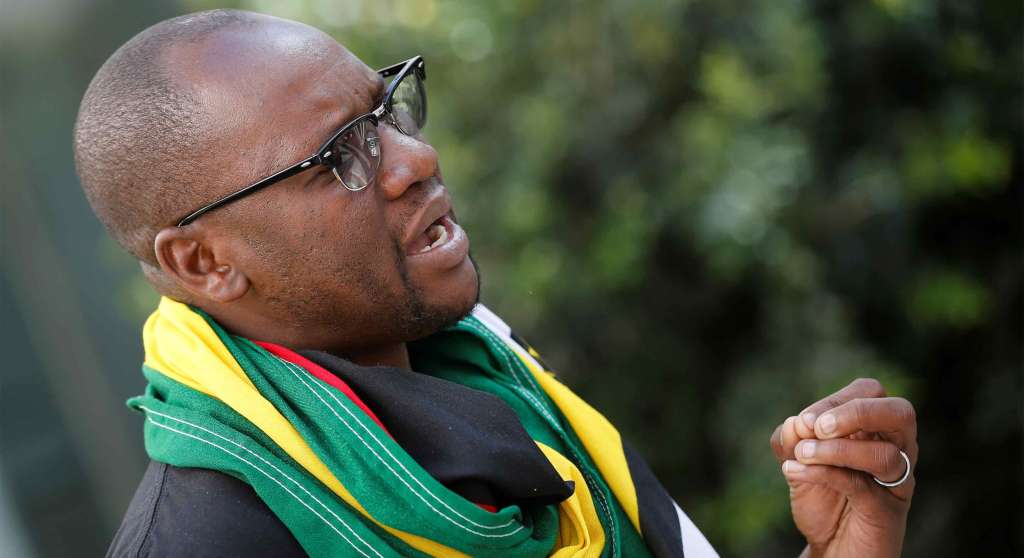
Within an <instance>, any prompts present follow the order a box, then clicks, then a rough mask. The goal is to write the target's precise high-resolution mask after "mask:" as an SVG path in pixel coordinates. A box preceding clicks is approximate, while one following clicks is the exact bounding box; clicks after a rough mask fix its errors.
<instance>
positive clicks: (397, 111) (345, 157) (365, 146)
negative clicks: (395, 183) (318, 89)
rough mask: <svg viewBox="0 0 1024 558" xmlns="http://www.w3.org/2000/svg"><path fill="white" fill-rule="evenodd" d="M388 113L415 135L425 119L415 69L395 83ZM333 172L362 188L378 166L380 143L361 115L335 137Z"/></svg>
mask: <svg viewBox="0 0 1024 558" xmlns="http://www.w3.org/2000/svg"><path fill="white" fill-rule="evenodd" d="M390 113H391V118H392V122H393V123H394V125H395V127H397V128H398V129H399V131H401V132H402V133H403V134H405V135H408V136H415V135H417V134H419V133H420V130H421V129H422V128H423V125H424V124H426V120H427V95H426V89H425V88H424V87H423V82H422V80H420V78H419V75H417V74H416V72H415V71H412V72H409V73H408V74H407V75H406V76H404V77H403V78H402V81H401V82H399V83H398V85H397V86H396V87H395V91H394V94H393V95H392V97H391V107H390ZM333 151H334V156H333V158H334V160H335V161H336V164H335V166H334V172H335V175H336V176H337V177H338V180H340V181H341V183H342V185H343V186H345V188H348V189H349V190H353V191H355V190H362V189H363V188H365V187H366V186H368V185H369V184H370V182H372V181H373V178H374V176H375V175H376V173H377V167H379V166H380V156H381V146H380V135H379V134H378V132H377V127H376V126H375V125H374V124H373V122H372V121H371V120H370V119H369V118H364V119H362V120H360V121H359V122H358V123H356V124H355V125H354V126H352V127H351V128H350V129H349V130H347V131H346V132H345V133H344V134H342V135H341V136H339V137H338V139H337V140H335V143H334V146H333Z"/></svg>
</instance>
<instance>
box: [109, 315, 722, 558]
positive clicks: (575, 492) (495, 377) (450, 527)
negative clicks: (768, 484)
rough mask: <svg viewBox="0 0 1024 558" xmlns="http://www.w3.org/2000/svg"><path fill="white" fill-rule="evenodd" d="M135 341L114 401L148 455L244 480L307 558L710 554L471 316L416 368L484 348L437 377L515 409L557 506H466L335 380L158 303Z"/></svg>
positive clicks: (670, 508)
mask: <svg viewBox="0 0 1024 558" xmlns="http://www.w3.org/2000/svg"><path fill="white" fill-rule="evenodd" d="M143 339H144V344H145V350H146V360H145V364H144V365H143V373H144V375H145V376H146V378H147V380H148V382H149V384H148V385H147V388H146V392H145V394H144V395H142V396H139V397H135V398H133V399H131V400H129V402H128V403H129V406H130V407H132V408H134V409H137V410H139V411H141V412H143V413H144V414H145V416H146V424H145V442H146V450H147V452H148V453H149V456H150V457H151V458H152V459H154V460H156V461H160V462H164V463H168V464H171V465H175V466H179V467H199V468H205V469H212V470H217V471H221V472H224V473H226V474H230V475H232V476H234V477H236V478H239V479H241V480H243V481H244V482H246V483H248V484H249V485H251V486H252V487H253V489H254V490H255V491H256V493H257V494H258V495H259V496H260V498H261V499H262V500H263V501H264V502H265V503H266V504H267V506H268V507H269V508H270V509H271V510H272V511H273V512H274V514H275V515H277V517H278V518H279V519H280V520H281V521H282V522H283V523H284V524H285V525H286V526H287V527H288V528H289V530H290V531H291V532H292V533H293V534H294V536H295V538H296V539H297V540H298V541H299V543H300V544H301V545H302V547H303V548H304V549H305V551H306V552H307V553H308V554H310V555H311V556H364V557H367V558H369V557H377V558H382V557H384V556H497V557H505V556H508V557H531V556H557V557H569V556H573V557H576V556H579V557H584V556H610V557H613V558H614V557H618V556H630V557H632V556H648V555H654V556H684V555H685V556H688V557H693V556H715V554H714V551H713V550H711V548H710V546H709V545H708V544H707V541H706V540H705V539H704V537H703V536H702V535H701V534H700V533H699V531H697V529H696V528H695V527H694V526H693V524H692V523H691V522H690V520H689V519H688V518H687V517H686V515H685V514H684V513H683V512H682V510H680V509H679V507H678V506H677V505H676V504H675V503H674V502H673V501H672V499H671V498H670V497H669V496H668V494H667V493H666V492H665V490H664V489H663V488H662V487H661V485H660V484H659V483H658V481H657V480H656V479H655V478H654V476H653V474H652V473H651V472H650V470H649V468H648V467H647V466H646V464H645V463H644V462H643V460H642V459H641V458H640V457H639V456H638V455H637V454H636V453H635V452H634V451H633V450H632V449H631V448H630V447H629V446H628V445H625V444H624V443H623V441H622V439H621V437H620V435H619V433H618V431H617V430H616V429H615V428H614V427H613V426H612V425H611V424H610V423H609V422H608V421H607V420H606V419H605V418H604V417H603V416H602V415H601V414H600V413H598V412H597V411H595V410H594V409H593V408H591V407H590V406H588V405H587V404H586V403H585V402H583V401H582V400H581V399H579V398H578V397H577V396H576V395H575V394H573V393H572V392H571V391H570V390H569V389H568V388H566V387H565V386H564V385H562V384H561V383H560V382H558V381H557V380H556V379H555V377H554V375H553V374H552V373H551V372H549V371H547V370H546V369H545V367H543V366H542V364H541V361H540V359H539V356H538V355H537V354H536V352H535V351H534V350H533V349H532V348H530V347H529V346H528V345H527V344H526V343H525V342H522V340H521V339H519V338H518V337H516V336H514V334H512V332H511V331H510V329H509V328H508V326H507V325H505V324H504V323H503V322H502V321H501V320H500V319H499V318H497V316H495V315H494V314H493V313H491V312H490V311H489V310H487V309H486V308H484V307H483V306H481V305H478V306H477V307H476V308H475V309H474V311H473V313H472V314H471V315H469V316H467V317H466V318H464V319H462V320H461V321H459V322H458V323H457V324H456V325H454V326H452V327H450V328H447V329H446V330H444V331H442V332H439V333H437V334H435V335H434V336H432V337H430V338H428V339H427V340H424V341H420V342H417V343H416V344H414V345H410V353H411V354H417V355H420V356H419V357H418V360H414V364H417V363H418V362H423V363H424V365H426V364H427V363H430V362H440V363H444V362H456V361H458V360H459V359H462V361H464V362H470V361H471V360H472V359H470V358H469V357H466V356H465V355H462V354H449V353H452V352H454V353H460V352H462V351H461V350H460V349H458V348H459V347H461V346H463V345H460V343H467V342H472V343H475V344H476V345H477V346H480V347H484V348H485V351H484V353H485V354H486V355H487V359H486V362H483V359H478V360H480V362H479V363H478V364H479V365H480V367H479V368H478V369H479V370H481V371H483V372H481V373H478V374H474V375H472V376H467V377H466V378H464V379H460V378H459V377H452V378H450V379H451V380H453V381H454V382H460V383H463V384H466V385H467V386H468V387H470V388H473V389H476V390H480V391H483V392H490V393H493V394H494V395H496V396H497V397H499V398H501V399H502V400H503V401H505V402H506V403H508V404H509V406H510V407H512V408H513V409H514V410H515V412H516V414H517V415H519V417H520V418H521V419H522V425H523V426H524V427H525V430H526V433H527V434H529V436H530V437H531V438H533V443H534V444H535V445H536V448H532V445H531V446H530V449H529V451H531V452H533V453H535V454H536V453H538V452H539V454H538V455H540V456H542V458H540V457H538V459H539V460H540V461H541V462H543V461H544V460H546V461H547V462H548V463H549V464H550V468H551V469H552V470H553V471H554V473H555V474H557V478H559V479H561V480H562V481H567V483H568V486H569V487H571V494H570V495H568V496H567V497H566V496H565V494H562V495H560V496H558V498H555V499H556V500H559V501H557V502H554V503H551V499H549V500H548V501H547V503H538V502H539V501H538V502H533V503H528V502H525V501H517V502H505V503H503V504H502V505H501V506H500V507H492V506H487V505H483V504H480V503H479V502H477V503H474V502H473V501H471V500H470V499H468V498H466V497H464V496H463V495H460V494H459V493H458V492H457V491H455V490H453V488H452V487H449V486H445V485H444V484H442V482H440V481H439V480H438V479H437V478H435V476H432V475H431V472H430V471H428V470H426V469H425V468H424V467H423V466H421V464H420V463H419V462H417V461H416V460H415V459H413V458H412V457H411V456H410V454H409V453H408V452H407V451H406V450H405V448H403V446H402V445H400V444H399V442H398V440H396V437H394V436H392V433H391V432H389V431H388V428H387V427H388V426H389V425H388V424H387V421H384V422H382V421H381V419H380V418H379V417H378V416H377V414H375V413H374V409H373V408H372V407H371V406H368V405H367V404H366V403H365V402H364V401H363V400H362V399H360V397H359V394H357V390H353V389H351V388H350V387H349V386H348V385H347V384H346V383H345V381H343V380H341V379H340V378H339V377H337V376H335V375H332V374H331V373H330V372H329V371H325V369H323V368H322V367H320V366H319V365H317V364H316V363H313V362H311V361H309V360H307V359H305V358H303V357H302V356H299V355H296V354H295V353H292V352H290V351H288V350H287V349H284V348H282V347H276V346H272V345H269V344H259V343H255V342H253V341H250V340H248V339H244V338H241V337H237V336H233V335H231V334H229V333H227V332H226V331H224V330H223V329H222V328H221V327H220V326H219V325H218V324H217V323H216V322H214V321H213V320H212V319H210V318H209V317H208V316H206V315H205V314H204V313H202V312H201V311H199V310H196V309H193V308H190V307H188V306H186V305H184V304H181V303H178V302H175V301H172V300H170V299H167V298H164V299H162V300H161V302H160V305H159V307H158V309H157V310H156V311H155V312H154V313H153V314H152V315H151V316H150V318H149V319H148V320H147V322H146V325H145V328H144V331H143ZM460 340H461V341H460ZM446 347H447V348H449V349H447V350H448V352H447V353H446V352H445V351H446V349H445V348H446ZM307 356H308V355H307ZM446 359H447V360H446ZM453 359H454V360H453ZM314 360H316V359H314ZM421 371H422V370H421ZM428 372H430V373H433V372H434V371H433V370H428ZM437 381H439V382H443V380H437ZM452 385H453V386H455V387H457V388H459V389H465V388H463V386H461V385H458V384H454V383H453V384H452ZM398 387H401V386H398ZM396 393H397V392H396ZM395 399H396V400H401V395H400V393H399V394H396V397H395ZM396 405H400V401H399V403H396ZM382 416H383V415H382ZM545 441H547V442H548V443H545ZM553 446H554V447H553ZM556 447H557V448H558V449H556ZM529 459H530V456H529V455H525V460H526V461H525V462H527V463H529V462H530V461H529ZM421 461H422V460H421ZM548 473H550V471H549V472H548ZM524 474H525V473H524ZM528 480H529V479H528ZM539 484H542V483H540V481H538V486H539Z"/></svg>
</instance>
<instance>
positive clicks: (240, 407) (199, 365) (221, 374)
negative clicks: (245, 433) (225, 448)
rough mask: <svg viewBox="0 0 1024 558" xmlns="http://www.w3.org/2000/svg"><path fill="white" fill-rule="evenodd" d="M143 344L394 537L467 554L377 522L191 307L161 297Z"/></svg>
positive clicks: (173, 374)
mask: <svg viewBox="0 0 1024 558" xmlns="http://www.w3.org/2000/svg"><path fill="white" fill-rule="evenodd" d="M142 342H143V345H144V346H145V349H146V366H149V367H150V368H152V369H154V370H157V371H158V372H160V373H161V374H163V375H165V376H167V377H168V378H171V379H172V380H175V381H177V382H179V383H182V384H184V385H186V386H188V387H190V388H192V389H194V390H196V391H199V392H201V393H204V394H206V395H209V396H210V397H213V398H215V399H217V400H219V401H221V402H223V403H224V404H225V405H227V406H228V407H231V408H232V409H234V411H235V412H237V413H238V414H240V415H242V416H243V417H245V418H246V419H247V420H249V422H251V423H253V424H254V425H256V427H257V428H259V429H260V430H262V431H263V432H264V433H265V434H266V435H267V436H269V437H270V439H272V440H274V442H275V443H276V444H277V445H278V446H280V447H281V449H283V450H284V451H285V452H286V453H287V454H288V455H289V456H291V458H292V459H294V460H295V461H296V462H297V463H298V464H299V465H301V466H302V467H303V468H304V469H305V470H306V471H309V474H311V475H313V476H314V477H316V478H317V480H319V481H320V482H322V483H323V484H324V485H325V486H327V487H328V488H330V489H331V491H332V492H334V493H335V494H337V495H338V496H339V497H340V498H341V499H342V500H344V501H345V502H346V503H348V504H349V505H350V506H352V507H354V508H355V509H357V510H358V511H359V513H361V514H363V515H364V516H366V517H367V518H368V519H370V520H371V521H373V522H374V523H376V524H377V525H379V526H380V527H382V528H383V529H385V530H387V531H388V532H389V533H391V534H392V535H394V536H396V537H398V538H399V539H401V540H403V541H405V543H406V544H408V545H409V546H411V547H413V548H415V549H416V550H419V551H420V552H425V553H427V554H430V555H431V556H457V557H464V556H466V555H465V554H462V553H461V552H459V551H457V550H454V549H452V548H448V547H447V546H445V545H442V544H439V543H437V542H434V541H432V540H430V539H426V538H423V537H420V536H418V535H413V534H411V533H406V532H404V531H399V530H398V529H394V528H392V527H389V526H387V525H384V524H383V523H381V522H379V521H377V520H376V519H374V517H373V516H371V515H370V514H369V512H367V511H366V509H365V508H363V506H362V505H361V504H360V503H359V501H358V500H356V499H355V497H354V496H352V494H351V493H350V492H349V491H348V490H347V489H346V488H345V486H344V485H343V484H341V481H339V480H338V479H337V478H335V476H334V475H333V474H332V473H331V471H330V469H328V468H327V465H325V464H324V463H323V461H320V458H319V457H317V456H316V454H315V453H313V449H312V448H310V447H309V445H308V444H307V443H306V441H305V440H303V439H302V436H301V435H300V434H299V432H298V430H296V429H295V427H293V426H292V424H291V423H290V422H288V419H286V418H285V417H284V416H283V415H282V414H281V413H280V412H278V410H277V409H276V408H275V407H274V406H273V405H272V404H271V403H270V402H269V401H267V400H266V399H265V398H264V397H263V396H262V395H261V394H260V392H259V391H258V390H257V389H256V386H255V385H253V383H252V381H250V380H249V377H248V376H246V375H245V372H244V371H243V370H242V367H241V366H239V365H238V361H236V360H235V357H234V356H232V355H231V351H229V350H228V348H227V347H225V346H224V343H222V342H221V340H220V338H219V337H217V333H216V332H215V331H213V328H211V327H210V325H209V324H207V323H206V320H204V319H203V318H202V316H200V315H199V314H196V313H195V312H193V311H192V310H191V309H190V308H189V307H188V306H186V305H184V304H182V303H180V302H176V301H173V300H171V299H169V298H167V297H164V298H162V299H161V300H160V306H159V307H158V308H157V309H156V311H155V312H153V314H152V315H150V317H149V319H148V320H146V325H145V326H144V327H143V330H142ZM467 558H468V557H467Z"/></svg>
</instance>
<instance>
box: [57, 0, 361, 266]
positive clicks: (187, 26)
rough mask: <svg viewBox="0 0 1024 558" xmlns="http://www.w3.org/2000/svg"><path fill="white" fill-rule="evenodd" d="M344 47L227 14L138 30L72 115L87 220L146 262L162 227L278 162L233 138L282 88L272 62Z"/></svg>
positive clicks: (333, 53) (311, 33) (313, 57)
mask: <svg viewBox="0 0 1024 558" xmlns="http://www.w3.org/2000/svg"><path fill="white" fill-rule="evenodd" d="M341 52H343V53H344V54H348V53H347V51H344V49H343V48H342V47H341V46H340V45H338V44H337V43H336V42H335V41H333V40H332V39H331V38H330V37H328V36H326V35H325V34H323V33H322V32H320V31H318V30H316V29H313V28H311V27H308V26H305V25H302V24H299V23H296V22H290V21H285V20H281V19H277V18H273V17H269V16H264V15H261V14H255V13H251V12H243V11H236V10H215V11H208V12H200V13H195V14H189V15H186V16H182V17H178V18H174V19H169V20H166V21H163V22H161V23H158V24H156V25H154V26H152V27H150V28H148V29H146V30H144V31H142V32H141V33H139V34H138V35H136V36H135V37H133V38H132V39H131V40H129V41H128V42H127V43H125V44H124V45H123V46H122V47H121V48H119V49H118V50H117V51H116V52H115V53H114V54H113V55H111V57H110V58H109V59H108V60H107V61H106V63H104V65H103V66H102V67H101V68H100V70H99V71H98V72H97V74H96V76H95V77H94V78H93V81H92V83H91V84H90V85H89V88H88V90H87V91H86V93H85V96H84V98H83V99H82V104H81V107H80V110H79V114H78V121H77V123H76V126H75V136H74V150H75V162H76V166H77V170H78V174H79V177H80V178H81V182H82V186H83V188H84V190H85V194H86V197H87V198H88V200H89V203H90V204H91V205H92V207H93V210H94V211H95V213H96V215H97V216H98V217H99V218H100V220H101V221H102V222H103V224H104V225H105V226H106V227H107V229H108V230H109V231H110V233H111V235H112V236H113V237H114V239H115V240H116V241H117V242H118V243H119V244H120V245H121V246H123V247H124V248H125V249H127V250H128V251H129V252H131V253H132V254H134V255H135V256H136V257H137V258H138V259H139V260H141V261H143V262H145V263H149V264H154V265H155V263H156V261H155V258H154V255H153V239H154V237H155V236H156V234H157V232H158V231H159V230H160V229H162V228H164V227H168V226H172V225H173V224H174V223H176V222H177V219H179V218H180V217H181V216H182V215H184V214H186V213H188V212H189V211H191V210H193V209H195V208H196V207H197V206H199V205H202V204H205V203H208V202H210V201H212V199H213V198H215V197H217V196H218V195H221V194H223V193H225V192H226V191H230V190H232V189H237V188H241V187H242V186H244V185H245V184H239V183H238V181H239V180H245V179H247V178H249V177H252V176H254V175H259V173H260V172H261V171H263V170H266V169H270V168H272V167H273V166H274V165H275V164H279V163H280V162H281V161H272V160H267V159H268V157H265V156H263V155H264V154H262V153H261V154H258V155H259V156H258V157H252V155H253V149H252V146H249V145H245V143H244V141H243V142H242V143H239V138H246V137H247V134H248V135H250V136H251V133H250V130H248V129H249V128H252V126H253V124H254V122H253V117H254V114H256V113H258V112H259V111H261V110H262V111H263V112H264V114H266V113H267V112H269V111H270V109H271V108H272V107H271V106H269V102H271V101H270V99H268V96H267V95H266V90H267V89H278V90H279V89H281V81H280V80H278V82H277V83H275V84H273V86H272V87H271V84H268V79H269V77H268V76H269V74H270V73H272V70H273V69H274V67H276V68H277V70H279V71H280V70H287V68H289V67H291V66H290V65H288V64H282V63H281V61H282V58H288V57H294V58H296V59H301V60H303V61H304V63H305V64H307V65H308V64H316V63H317V62H318V61H321V62H322V61H325V60H327V59H328V58H329V57H333V58H335V59H337V58H338V55H339V53H341ZM349 56H350V55H349ZM353 58H354V57H353ZM286 81H287V80H285V82H286ZM268 125H269V124H268ZM232 152H234V155H235V156H233V155H232ZM246 154H248V155H250V156H249V157H245V155H246ZM284 156H285V157H287V155H284ZM271 158H272V157H271ZM257 177H258V176H257Z"/></svg>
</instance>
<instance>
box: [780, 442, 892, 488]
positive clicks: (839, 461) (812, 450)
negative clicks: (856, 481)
mask: <svg viewBox="0 0 1024 558" xmlns="http://www.w3.org/2000/svg"><path fill="white" fill-rule="evenodd" d="M795 454H796V459H797V461H799V462H800V463H803V464H804V465H832V466H835V467H845V468H848V469H855V470H857V471H862V472H865V473H868V474H870V475H872V476H874V477H876V478H879V479H882V480H883V481H887V482H893V481H896V480H898V479H900V478H901V477H902V476H903V474H904V473H905V472H906V471H907V463H906V461H903V456H901V455H900V449H899V448H898V447H896V444H893V443H891V442H885V441H880V440H851V439H849V438H839V439H835V440H803V441H801V442H800V443H799V444H797V446H796V450H795Z"/></svg>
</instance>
